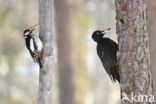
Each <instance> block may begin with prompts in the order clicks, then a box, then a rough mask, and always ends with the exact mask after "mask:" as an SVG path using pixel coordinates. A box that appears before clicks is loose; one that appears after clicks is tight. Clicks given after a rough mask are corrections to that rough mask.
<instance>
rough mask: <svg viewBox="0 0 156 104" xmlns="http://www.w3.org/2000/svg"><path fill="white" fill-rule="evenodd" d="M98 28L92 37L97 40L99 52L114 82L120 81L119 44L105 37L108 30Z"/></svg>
mask: <svg viewBox="0 0 156 104" xmlns="http://www.w3.org/2000/svg"><path fill="white" fill-rule="evenodd" d="M110 29H111V28H109V29H107V30H96V31H94V32H93V34H92V39H93V40H94V41H95V42H97V47H96V48H97V54H98V56H99V58H100V60H101V62H102V64H103V66H104V68H105V70H106V72H107V73H108V75H109V77H110V78H111V80H112V81H113V82H116V80H117V81H118V82H120V75H119V66H118V59H117V51H118V44H117V43H116V42H115V41H113V40H111V39H109V38H106V37H104V35H105V34H106V33H107V31H108V30H110Z"/></svg>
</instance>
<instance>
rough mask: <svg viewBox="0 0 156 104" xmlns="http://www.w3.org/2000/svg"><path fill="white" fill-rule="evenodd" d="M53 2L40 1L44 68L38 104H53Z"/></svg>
mask: <svg viewBox="0 0 156 104" xmlns="http://www.w3.org/2000/svg"><path fill="white" fill-rule="evenodd" d="M52 22H53V0H39V24H40V25H39V29H40V31H39V35H40V38H41V40H42V42H43V68H42V69H40V73H39V74H40V75H39V92H38V104H52V70H53V69H54V58H53V57H54V56H53V33H52Z"/></svg>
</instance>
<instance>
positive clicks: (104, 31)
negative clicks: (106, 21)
mask: <svg viewBox="0 0 156 104" xmlns="http://www.w3.org/2000/svg"><path fill="white" fill-rule="evenodd" d="M109 30H111V28H108V29H106V30H103V31H101V32H102V34H103V35H104V34H106V33H107V32H108V31H109Z"/></svg>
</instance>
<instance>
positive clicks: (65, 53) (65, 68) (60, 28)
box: [55, 0, 76, 104]
mask: <svg viewBox="0 0 156 104" xmlns="http://www.w3.org/2000/svg"><path fill="white" fill-rule="evenodd" d="M69 9H70V8H69V5H68V0H58V1H57V2H56V4H55V17H56V18H55V20H56V32H57V46H58V71H59V72H58V74H59V91H60V93H59V95H60V104H75V103H76V101H75V78H74V76H75V74H74V66H73V65H74V63H73V62H74V60H73V55H72V54H73V46H72V45H73V41H72V40H73V36H72V34H71V21H70V10H69Z"/></svg>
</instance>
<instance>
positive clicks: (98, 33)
mask: <svg viewBox="0 0 156 104" xmlns="http://www.w3.org/2000/svg"><path fill="white" fill-rule="evenodd" d="M110 29H111V28H108V29H106V30H96V31H94V32H93V34H92V39H93V40H94V41H96V42H99V41H100V40H101V39H102V38H103V36H104V35H105V34H106V33H107V32H108V30H110Z"/></svg>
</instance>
